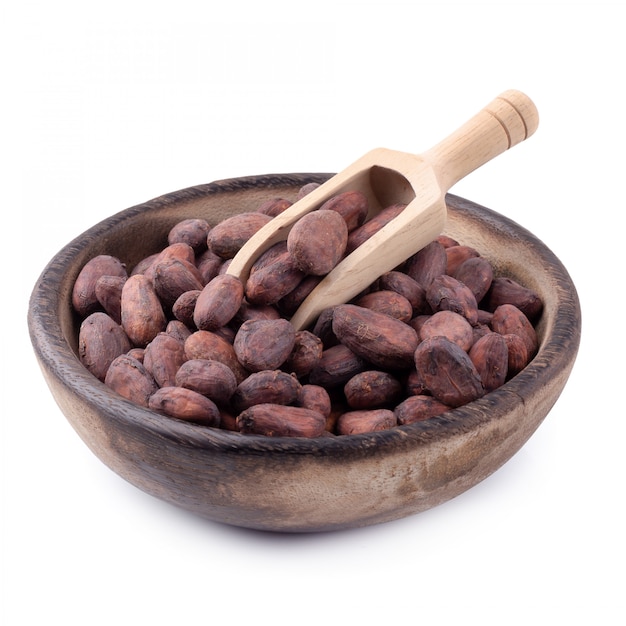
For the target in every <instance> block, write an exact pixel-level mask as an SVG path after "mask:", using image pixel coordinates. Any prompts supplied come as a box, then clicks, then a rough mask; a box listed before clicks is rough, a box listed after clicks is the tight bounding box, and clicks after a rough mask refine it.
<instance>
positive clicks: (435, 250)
mask: <svg viewBox="0 0 626 626" xmlns="http://www.w3.org/2000/svg"><path fill="white" fill-rule="evenodd" d="M447 265H448V257H447V255H446V248H444V247H443V245H442V244H441V243H439V242H438V241H432V242H431V243H429V244H428V245H427V246H424V247H423V248H422V249H421V250H420V251H419V252H416V253H415V254H414V255H413V256H412V257H411V258H409V259H408V260H407V262H406V263H405V265H404V272H405V273H406V274H407V275H408V276H410V277H411V278H412V279H413V280H415V281H417V282H418V283H419V284H420V285H421V286H422V287H423V288H424V289H428V287H429V286H430V283H432V282H433V279H434V278H436V277H437V276H441V275H442V274H445V273H446V267H447Z"/></svg>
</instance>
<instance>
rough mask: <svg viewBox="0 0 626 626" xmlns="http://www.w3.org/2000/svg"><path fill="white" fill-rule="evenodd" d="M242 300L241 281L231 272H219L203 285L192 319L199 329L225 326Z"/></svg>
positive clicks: (237, 309)
mask: <svg viewBox="0 0 626 626" xmlns="http://www.w3.org/2000/svg"><path fill="white" fill-rule="evenodd" d="M242 302H243V283H242V282H241V281H240V280H239V279H238V278H237V277H236V276H232V275H231V274H220V275H219V276H216V277H215V278H214V279H213V280H212V281H211V282H210V283H209V284H208V285H205V286H204V288H203V289H202V291H201V292H200V295H199V296H198V299H197V301H196V306H195V309H194V313H193V321H194V324H195V326H196V328H198V329H200V330H217V329H218V328H221V327H222V326H226V324H228V323H229V322H230V321H231V320H232V319H233V317H235V315H236V314H237V312H238V311H239V309H240V307H241V304H242Z"/></svg>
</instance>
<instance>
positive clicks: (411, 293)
mask: <svg viewBox="0 0 626 626" xmlns="http://www.w3.org/2000/svg"><path fill="white" fill-rule="evenodd" d="M378 288H379V289H380V290H390V291H395V292H396V293H399V294H401V295H403V296H404V297H405V298H406V299H407V300H408V301H409V302H410V303H411V306H412V307H413V314H418V313H426V312H429V311H430V309H429V308H428V303H427V302H426V290H425V289H424V287H422V286H421V285H420V284H419V283H418V282H417V281H416V280H413V279H412V278H411V277H410V276H408V275H407V274H405V273H403V272H399V271H395V270H394V271H391V272H387V273H386V274H383V275H382V276H381V277H380V279H379V282H378Z"/></svg>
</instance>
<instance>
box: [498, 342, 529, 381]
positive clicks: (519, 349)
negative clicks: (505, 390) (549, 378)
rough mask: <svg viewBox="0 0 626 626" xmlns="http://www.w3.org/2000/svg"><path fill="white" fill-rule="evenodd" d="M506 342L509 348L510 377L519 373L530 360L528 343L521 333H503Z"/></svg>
mask: <svg viewBox="0 0 626 626" xmlns="http://www.w3.org/2000/svg"><path fill="white" fill-rule="evenodd" d="M502 337H503V338H504V341H505V342H506V346H507V350H508V357H509V358H508V378H512V377H513V376H515V375H516V374H519V373H520V372H521V371H522V370H523V369H524V368H525V367H526V366H527V365H528V361H529V360H530V359H529V357H528V348H527V347H526V343H525V342H524V340H523V339H522V338H521V337H520V336H519V335H514V334H512V333H511V334H506V335H502Z"/></svg>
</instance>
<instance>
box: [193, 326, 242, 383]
mask: <svg viewBox="0 0 626 626" xmlns="http://www.w3.org/2000/svg"><path fill="white" fill-rule="evenodd" d="M185 357H186V358H187V360H189V361H190V360H192V359H206V360H208V361H219V362H220V363H223V364H224V365H226V366H227V367H229V368H230V369H231V370H232V371H233V373H234V374H235V377H236V378H237V382H238V383H239V382H241V381H242V380H243V379H244V378H245V377H246V376H247V375H248V372H247V371H246V370H245V368H244V367H243V365H241V363H239V360H238V359H237V355H236V354H235V349H234V348H233V346H232V344H231V343H230V342H229V341H228V340H227V339H225V338H224V337H222V336H220V335H218V334H217V333H214V332H211V331H210V330H197V331H196V332H194V333H192V334H191V335H189V337H188V338H187V339H186V341H185Z"/></svg>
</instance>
